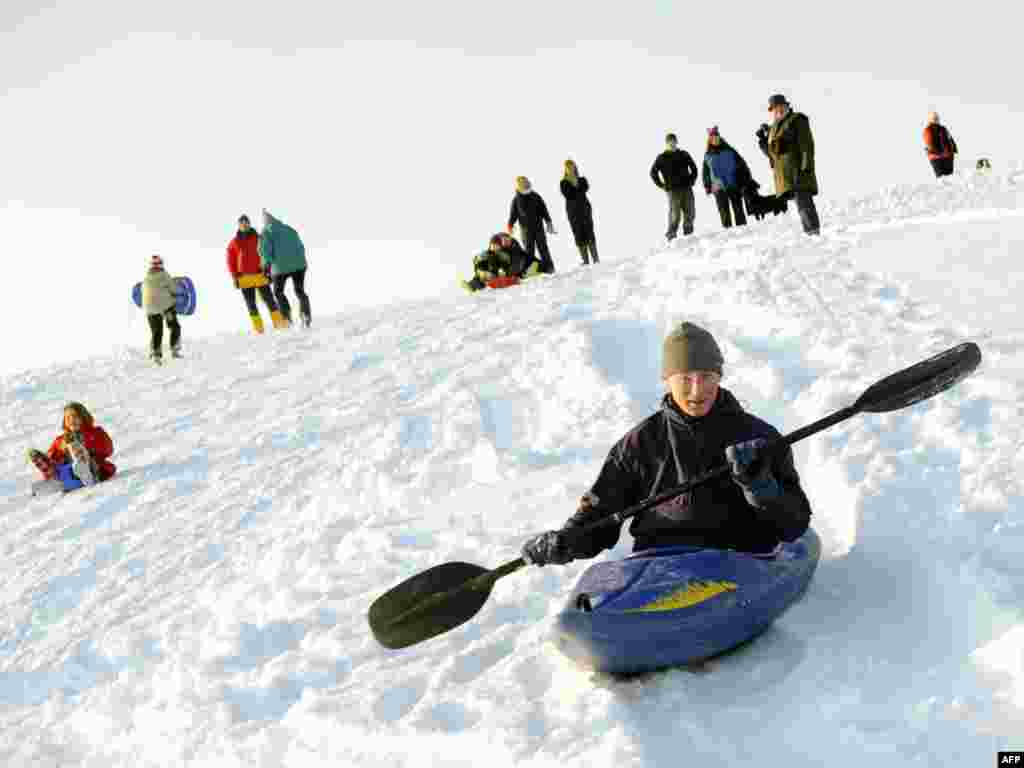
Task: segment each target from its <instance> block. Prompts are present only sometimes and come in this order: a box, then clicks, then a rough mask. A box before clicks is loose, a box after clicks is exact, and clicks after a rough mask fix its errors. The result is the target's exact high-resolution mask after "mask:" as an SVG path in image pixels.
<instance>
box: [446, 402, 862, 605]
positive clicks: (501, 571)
mask: <svg viewBox="0 0 1024 768" xmlns="http://www.w3.org/2000/svg"><path fill="white" fill-rule="evenodd" d="M860 412H861V408H860V406H859V405H858V404H856V403H855V404H854V405H850V406H847V407H846V408H842V409H840V410H838V411H836V412H835V413H833V414H830V415H828V416H826V417H824V418H822V419H818V420H817V421H815V422H814V423H813V424H808V425H807V426H805V427H801V428H800V429H797V430H795V431H793V432H790V433H789V434H788V435H783V436H782V437H780V438H778V439H777V440H773V441H772V442H770V443H768V445H766V446H764V447H763V448H762V449H761V452H762V454H763V455H766V456H771V455H773V454H775V453H777V452H778V451H780V450H782V449H783V448H785V447H787V446H790V445H792V444H793V443H795V442H797V441H799V440H803V439H804V438H805V437H810V436H811V435H813V434H816V433H818V432H821V431H822V430H825V429H828V428H829V427H832V426H835V425H836V424H838V423H839V422H841V421H846V420H847V419H849V418H850V417H852V416H856V415H857V414H858V413H860ZM729 471H730V470H729V465H728V464H723V465H722V466H719V467H715V468H714V469H711V470H708V471H707V472H705V473H704V474H702V475H698V476H697V477H695V478H693V479H692V480H689V481H687V482H685V483H683V484H682V485H677V486H676V487H675V488H669V489H668V490H667V491H662V492H661V493H659V494H658V495H657V496H652V497H651V498H649V499H647V500H646V501H643V502H641V503H640V504H636V505H634V506H632V507H628V508H626V509H624V510H622V511H621V512H616V513H615V514H613V515H608V516H607V517H602V518H601V519H600V520H597V521H596V522H593V523H590V524H589V525H585V526H582V527H581V528H570V529H567V530H566V531H564V532H565V533H566V534H568V535H569V536H571V537H572V538H576V537H579V536H584V535H586V534H588V533H591V532H593V531H596V530H597V529H598V528H603V527H605V526H607V525H620V524H621V523H623V522H625V521H626V520H629V519H630V518H631V517H636V516H637V515H639V514H640V513H642V512H646V511H647V510H649V509H653V508H654V507H656V506H658V505H659V504H661V503H663V502H665V501H668V500H669V499H672V498H675V497H676V496H680V495H682V494H684V493H688V492H689V491H692V490H693V489H694V488H697V487H699V486H701V485H703V484H704V483H706V482H708V481H709V480H714V479H715V478H716V477H721V476H722V475H725V474H728V473H729ZM525 565H528V563H527V562H526V560H525V559H524V558H522V557H518V558H516V559H515V560H510V561H509V562H507V563H505V564H504V565H499V566H498V567H497V568H494V569H492V570H490V571H488V572H487V573H486V574H483V575H481V576H478V577H477V578H476V579H473V580H471V581H470V582H469V583H467V584H466V585H465V586H466V587H467V588H473V587H472V586H470V585H473V584H474V582H480V583H487V584H488V587H491V586H493V585H494V583H495V582H496V581H497V580H498V579H500V578H503V577H505V576H508V575H509V574H510V573H515V572H516V571H518V570H519V569H520V568H522V567H523V566H525Z"/></svg>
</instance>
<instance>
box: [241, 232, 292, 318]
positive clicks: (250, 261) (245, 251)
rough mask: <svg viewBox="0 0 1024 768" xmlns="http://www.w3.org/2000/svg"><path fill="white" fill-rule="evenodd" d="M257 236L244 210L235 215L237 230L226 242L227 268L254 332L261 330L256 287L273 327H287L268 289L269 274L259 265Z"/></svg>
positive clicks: (258, 239) (258, 240)
mask: <svg viewBox="0 0 1024 768" xmlns="http://www.w3.org/2000/svg"><path fill="white" fill-rule="evenodd" d="M259 242H260V236H259V234H258V233H257V232H256V230H255V229H253V228H252V226H251V225H250V223H249V217H248V216H246V215H245V214H244V213H243V214H242V215H241V216H239V217H238V234H236V235H235V236H234V237H233V238H232V240H231V242H230V243H228V272H230V273H231V279H232V280H233V281H234V283H235V288H238V289H239V290H240V291H241V292H242V298H243V299H245V306H246V308H248V310H249V318H250V319H251V320H252V327H253V330H254V331H256V333H263V318H262V317H260V311H259V309H258V308H257V307H256V291H259V292H260V298H261V299H263V303H264V304H266V305H267V309H268V310H270V320H271V322H273V324H274V327H275V328H286V327H287V326H288V322H287V321H286V320H285V318H284V315H282V314H281V312H280V310H278V308H277V301H276V300H275V299H274V292H273V291H272V290H271V289H270V278H268V277H267V276H266V275H265V274H264V273H263V267H262V266H261V265H260V252H259Z"/></svg>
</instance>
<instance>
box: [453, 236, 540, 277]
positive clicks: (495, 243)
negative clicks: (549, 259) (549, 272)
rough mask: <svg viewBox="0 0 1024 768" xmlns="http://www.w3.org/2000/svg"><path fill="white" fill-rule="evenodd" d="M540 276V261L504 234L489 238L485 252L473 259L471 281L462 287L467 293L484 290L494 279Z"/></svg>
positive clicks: (512, 238)
mask: <svg viewBox="0 0 1024 768" xmlns="http://www.w3.org/2000/svg"><path fill="white" fill-rule="evenodd" d="M537 274H540V261H539V260H538V259H537V258H536V257H535V256H534V257H532V258H531V257H530V255H529V254H528V253H527V252H526V251H525V250H524V249H523V247H522V246H521V245H520V244H519V242H518V241H517V240H516V239H515V238H514V237H512V235H509V234H507V233H505V232H499V233H498V234H496V235H494V236H493V237H492V238H491V241H490V243H489V244H488V246H487V250H486V251H482V252H481V253H478V254H477V255H476V256H474V257H473V279H472V280H470V281H468V282H466V281H463V283H462V285H463V287H465V288H466V290H469V291H479V290H481V289H483V288H486V287H487V285H488V283H490V282H491V281H492V280H494V279H495V278H496V277H514V278H518V279H519V280H524V279H526V278H527V277H532V276H534V275H537Z"/></svg>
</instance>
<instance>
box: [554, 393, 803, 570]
mask: <svg viewBox="0 0 1024 768" xmlns="http://www.w3.org/2000/svg"><path fill="white" fill-rule="evenodd" d="M778 436H779V433H778V431H777V430H776V429H775V428H774V427H772V426H771V425H770V424H768V423H767V422H765V421H762V420H761V419H759V418H757V417H756V416H753V415H752V414H749V413H747V412H746V411H744V410H743V408H742V406H740V404H739V402H737V400H736V398H735V397H734V396H733V395H732V393H730V392H729V391H728V390H726V389H719V391H718V398H717V400H716V401H715V404H714V406H713V407H712V409H711V412H710V413H708V415H707V416H704V417H703V418H694V417H692V416H688V415H686V414H684V413H683V412H682V411H680V410H679V408H678V407H677V406H676V404H675V402H674V401H673V400H672V396H671V395H666V396H665V399H664V401H663V402H662V407H661V410H660V411H658V412H657V413H655V414H653V415H652V416H649V417H648V418H647V419H645V420H644V421H642V422H640V424H638V425H637V426H636V427H634V428H633V429H632V430H630V431H629V432H628V433H627V434H626V435H625V437H623V438H622V439H621V440H619V442H618V443H616V444H615V446H613V447H612V449H611V451H610V452H609V454H608V458H607V459H606V460H605V463H604V466H603V467H602V468H601V472H600V474H599V475H598V478H597V481H596V482H595V483H594V485H593V486H592V487H591V489H590V493H592V494H593V495H595V496H596V497H597V500H598V503H597V506H595V507H593V508H592V509H590V510H589V511H586V512H577V513H576V514H575V515H573V516H572V517H571V518H570V519H569V521H568V522H567V523H566V526H565V527H566V528H574V527H577V526H583V525H587V524H589V523H591V522H596V521H597V519H599V518H601V517H606V516H607V515H611V514H614V513H615V512H619V511H621V510H624V509H626V508H627V507H631V506H633V505H635V504H639V503H640V502H642V501H645V500H646V499H648V498H650V497H652V496H655V495H657V494H658V493H661V492H662V491H666V490H668V489H670V488H673V487H675V486H678V485H682V484H683V483H685V482H686V481H687V480H690V479H692V478H694V477H696V476H697V475H699V474H701V473H703V472H706V471H708V470H709V469H713V468H715V467H717V466H720V465H723V464H725V463H726V460H725V449H726V447H728V446H730V445H733V444H735V443H738V442H742V441H744V440H751V439H754V438H758V437H763V438H767V439H769V440H771V439H773V438H776V437H778ZM772 472H773V474H774V475H775V478H776V480H777V481H778V483H779V486H780V488H781V490H782V495H781V496H780V497H779V498H778V499H777V500H775V501H773V502H769V504H768V506H767V508H766V509H763V510H762V509H758V508H756V507H752V506H751V505H750V504H748V503H747V501H746V499H745V498H744V496H743V492H742V491H741V490H740V488H739V486H737V485H736V483H735V482H734V481H733V480H732V477H731V475H729V474H726V475H723V476H721V477H719V478H716V479H715V480H711V481H708V482H707V483H705V484H704V485H702V486H699V487H698V488H696V489H694V490H693V491H691V492H690V493H687V494H683V495H682V496H677V497H675V498H672V499H669V500H668V501H665V502H663V503H662V504H660V505H659V506H657V507H655V508H654V509H650V510H648V511H647V512H644V513H642V514H640V515H638V516H637V517H635V518H633V522H632V523H631V524H630V528H629V531H630V533H631V534H632V535H633V538H634V540H635V541H634V550H635V551H639V550H641V549H648V548H650V547H655V546H668V545H673V544H689V545H695V546H703V547H711V548H715V549H735V550H739V551H744V552H767V551H770V550H772V549H774V547H775V546H776V545H777V544H778V543H779V541H794V540H795V539H797V538H799V537H800V536H801V535H802V534H803V533H804V531H806V530H807V527H808V525H809V523H810V518H811V506H810V502H808V500H807V496H806V495H805V494H804V492H803V489H802V488H801V487H800V478H799V476H798V474H797V471H796V467H795V465H794V463H793V452H792V450H790V449H789V448H786V449H785V451H784V452H782V453H780V454H778V455H777V456H776V457H775V459H774V460H773V462H772ZM620 528H621V526H608V527H607V528H599V529H597V530H596V531H595V532H594V533H593V534H590V535H589V536H588V537H586V538H585V539H583V540H579V539H575V540H572V539H570V547H571V550H572V551H573V554H574V555H575V556H576V557H578V558H588V557H594V556H595V555H597V554H598V553H599V552H601V551H602V550H604V549H610V548H612V547H614V546H615V544H616V542H617V541H618V540H619V533H620Z"/></svg>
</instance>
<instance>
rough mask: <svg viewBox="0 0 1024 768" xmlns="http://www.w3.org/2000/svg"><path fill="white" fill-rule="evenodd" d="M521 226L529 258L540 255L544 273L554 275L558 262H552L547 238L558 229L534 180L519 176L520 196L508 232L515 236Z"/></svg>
mask: <svg viewBox="0 0 1024 768" xmlns="http://www.w3.org/2000/svg"><path fill="white" fill-rule="evenodd" d="M517 223H518V224H519V230H520V232H521V234H522V236H523V245H524V246H525V248H526V253H527V255H529V257H530V258H531V259H532V258H533V257H534V254H535V253H538V252H539V253H540V271H541V272H544V273H545V274H549V275H550V274H554V271H555V262H553V261H552V260H551V251H549V250H548V239H547V235H554V234H556V233H555V226H554V224H552V223H551V215H550V214H549V213H548V206H547V204H546V203H545V202H544V198H543V197H541V196H540V195H539V194H538V193H537V192H536V191H535V190H534V189H533V185H532V184H530V180H529V179H528V178H526V177H525V176H517V177H516V193H515V195H513V197H512V205H511V206H510V208H509V214H508V225H507V226H506V227H505V231H507V232H508V233H509V234H510V235H511V234H512V231H513V227H515V225H516V224H517ZM545 232H546V234H545Z"/></svg>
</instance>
